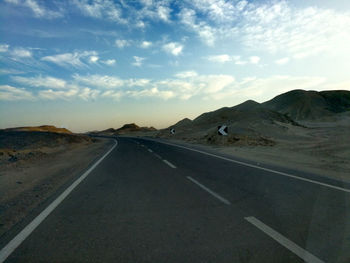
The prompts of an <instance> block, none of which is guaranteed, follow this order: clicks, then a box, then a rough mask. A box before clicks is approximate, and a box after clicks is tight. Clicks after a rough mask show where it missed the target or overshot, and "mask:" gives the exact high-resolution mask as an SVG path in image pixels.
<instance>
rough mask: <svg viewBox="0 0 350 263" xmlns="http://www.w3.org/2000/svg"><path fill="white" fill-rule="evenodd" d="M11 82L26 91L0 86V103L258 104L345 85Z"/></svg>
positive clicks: (208, 79)
mask: <svg viewBox="0 0 350 263" xmlns="http://www.w3.org/2000/svg"><path fill="white" fill-rule="evenodd" d="M13 80H14V81H16V82H17V83H19V84H21V85H23V86H26V87H36V88H37V89H35V90H31V91H29V90H28V89H27V88H16V87H13V86H10V85H2V86H0V99H1V100H33V99H42V100H56V99H63V100H71V99H76V98H80V99H83V100H97V99H107V98H110V99H114V100H119V99H122V98H125V97H129V98H137V99H147V98H158V99H163V100H168V99H178V100H189V99H191V98H194V97H196V98H200V99H203V100H206V99H210V100H224V99H227V98H230V97H232V98H234V99H235V101H234V102H232V103H239V102H242V101H244V100H247V99H254V100H257V101H258V102H263V101H265V100H268V99H271V98H272V97H274V96H276V95H278V94H281V93H283V92H286V91H289V90H292V89H306V90H310V89H314V90H329V89H344V87H345V88H347V86H348V85H349V82H348V81H347V82H343V83H329V82H327V81H326V79H325V78H323V77H307V76H306V77H295V76H288V75H274V76H270V77H266V78H257V77H249V78H245V79H242V80H240V81H237V80H236V79H235V78H234V77H233V76H231V75H226V74H210V75H200V74H198V73H197V72H195V71H193V70H190V71H184V72H178V73H177V74H175V75H174V77H173V78H167V79H157V80H151V79H142V78H139V79H123V78H120V77H117V76H109V75H85V76H84V75H79V74H75V75H73V77H72V79H71V80H61V79H57V78H54V77H49V76H47V77H40V76H39V77H36V78H29V77H27V78H24V77H13Z"/></svg>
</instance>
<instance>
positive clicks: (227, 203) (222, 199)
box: [187, 176, 231, 205]
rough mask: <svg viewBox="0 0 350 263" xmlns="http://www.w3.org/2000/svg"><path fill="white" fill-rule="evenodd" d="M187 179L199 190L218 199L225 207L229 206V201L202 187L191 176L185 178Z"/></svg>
mask: <svg viewBox="0 0 350 263" xmlns="http://www.w3.org/2000/svg"><path fill="white" fill-rule="evenodd" d="M187 179H188V180H190V181H192V182H193V183H195V184H196V185H198V186H199V187H200V188H202V189H203V190H205V191H207V192H208V193H209V194H211V195H212V196H214V197H216V198H217V199H219V200H220V201H221V202H223V203H224V204H226V205H230V204H231V203H230V201H228V200H227V199H225V198H223V197H221V196H220V195H218V194H217V193H215V192H214V191H212V190H210V189H209V188H208V187H206V186H204V185H202V184H201V183H200V182H198V181H197V180H195V179H193V178H192V177H191V176H187Z"/></svg>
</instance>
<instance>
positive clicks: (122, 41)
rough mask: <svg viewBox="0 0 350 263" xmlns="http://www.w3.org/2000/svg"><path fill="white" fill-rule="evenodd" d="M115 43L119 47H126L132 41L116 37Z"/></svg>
mask: <svg viewBox="0 0 350 263" xmlns="http://www.w3.org/2000/svg"><path fill="white" fill-rule="evenodd" d="M114 43H115V45H116V46H117V47H118V48H124V47H128V46H130V45H131V41H130V40H127V39H116V40H115V42H114Z"/></svg>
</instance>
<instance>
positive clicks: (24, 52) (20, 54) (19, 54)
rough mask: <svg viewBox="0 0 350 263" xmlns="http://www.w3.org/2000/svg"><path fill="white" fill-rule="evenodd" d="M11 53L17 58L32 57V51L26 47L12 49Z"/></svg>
mask: <svg viewBox="0 0 350 263" xmlns="http://www.w3.org/2000/svg"><path fill="white" fill-rule="evenodd" d="M11 55H12V56H13V57H15V58H30V57H32V55H33V54H32V52H31V51H30V50H28V49H25V48H15V49H14V50H12V51H11Z"/></svg>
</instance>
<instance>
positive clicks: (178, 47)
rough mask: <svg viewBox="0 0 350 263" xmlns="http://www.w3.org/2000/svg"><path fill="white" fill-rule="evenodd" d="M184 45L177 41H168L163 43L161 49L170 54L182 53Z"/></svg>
mask: <svg viewBox="0 0 350 263" xmlns="http://www.w3.org/2000/svg"><path fill="white" fill-rule="evenodd" d="M183 48H184V46H183V45H182V44H180V43H177V42H169V43H167V44H164V45H163V50H164V51H165V52H167V53H169V54H171V55H174V56H178V55H180V54H181V53H182V50H183Z"/></svg>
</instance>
